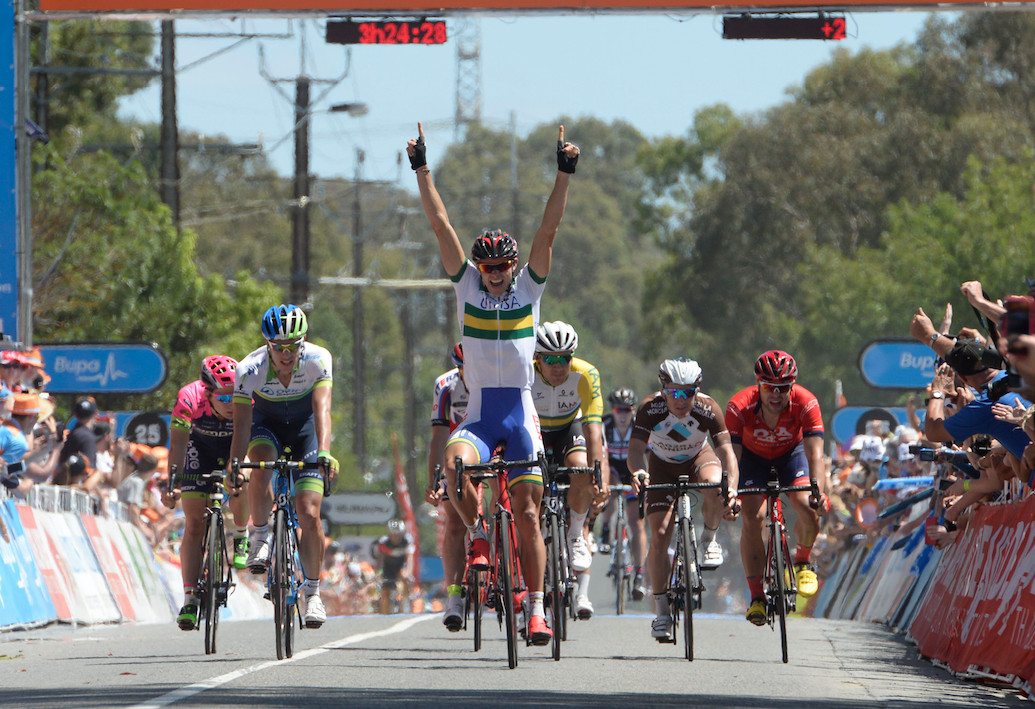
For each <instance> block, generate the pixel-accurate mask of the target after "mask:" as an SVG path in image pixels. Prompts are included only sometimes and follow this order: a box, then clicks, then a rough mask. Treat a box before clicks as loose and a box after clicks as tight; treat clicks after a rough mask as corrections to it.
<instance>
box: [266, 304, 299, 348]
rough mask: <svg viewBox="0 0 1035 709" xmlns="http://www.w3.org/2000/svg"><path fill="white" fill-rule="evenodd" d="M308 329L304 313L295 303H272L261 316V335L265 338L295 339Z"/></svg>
mask: <svg viewBox="0 0 1035 709" xmlns="http://www.w3.org/2000/svg"><path fill="white" fill-rule="evenodd" d="M308 330H309V323H308V322H307V321H306V317H305V313H304V312H302V309H301V308H300V307H298V306H297V305H290V304H287V305H274V306H273V307H272V308H270V309H269V310H267V311H266V314H265V315H263V316H262V336H263V337H265V338H266V339H267V340H297V339H298V338H300V337H302V336H304V335H305V333H306V331H308Z"/></svg>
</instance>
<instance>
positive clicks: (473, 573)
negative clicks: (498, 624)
mask: <svg viewBox="0 0 1035 709" xmlns="http://www.w3.org/2000/svg"><path fill="white" fill-rule="evenodd" d="M467 592H468V598H469V599H470V603H471V610H472V611H473V612H474V651H475V652H478V651H479V650H481V649H482V572H481V571H478V570H477V569H471V570H470V571H469V572H468V583H467Z"/></svg>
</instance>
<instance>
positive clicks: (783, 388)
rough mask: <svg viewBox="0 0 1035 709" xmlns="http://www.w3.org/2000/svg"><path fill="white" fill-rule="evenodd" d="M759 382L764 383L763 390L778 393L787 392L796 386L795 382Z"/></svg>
mask: <svg viewBox="0 0 1035 709" xmlns="http://www.w3.org/2000/svg"><path fill="white" fill-rule="evenodd" d="M759 384H761V385H762V391H769V392H773V391H775V392H776V393H778V394H786V393H787V392H789V391H790V390H791V387H792V386H794V383H793V382H791V383H790V384H770V383H769V382H759Z"/></svg>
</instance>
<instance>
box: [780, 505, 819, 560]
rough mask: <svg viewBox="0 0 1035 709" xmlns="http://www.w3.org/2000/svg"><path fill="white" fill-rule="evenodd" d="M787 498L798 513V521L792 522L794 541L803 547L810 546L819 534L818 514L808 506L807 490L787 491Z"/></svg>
mask: <svg viewBox="0 0 1035 709" xmlns="http://www.w3.org/2000/svg"><path fill="white" fill-rule="evenodd" d="M787 499H788V500H790V502H791V507H793V508H794V511H795V513H796V514H797V515H798V521H797V522H795V523H794V540H795V542H796V543H797V544H800V545H802V546H805V547H810V546H812V545H813V544H815V542H816V536H817V535H818V534H819V514H817V513H816V511H815V510H814V509H812V508H811V507H809V492H808V490H802V491H800V492H789V493H787ZM792 551H793V550H792Z"/></svg>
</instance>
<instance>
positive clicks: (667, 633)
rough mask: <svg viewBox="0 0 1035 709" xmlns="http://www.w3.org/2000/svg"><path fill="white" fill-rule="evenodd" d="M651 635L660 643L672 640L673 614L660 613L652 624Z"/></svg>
mask: <svg viewBox="0 0 1035 709" xmlns="http://www.w3.org/2000/svg"><path fill="white" fill-rule="evenodd" d="M650 636H651V637H652V638H654V639H655V640H657V641H658V642H659V643H667V642H671V641H672V616H670V615H659V616H658V617H657V618H655V619H654V620H653V621H652V622H651V624H650Z"/></svg>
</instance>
